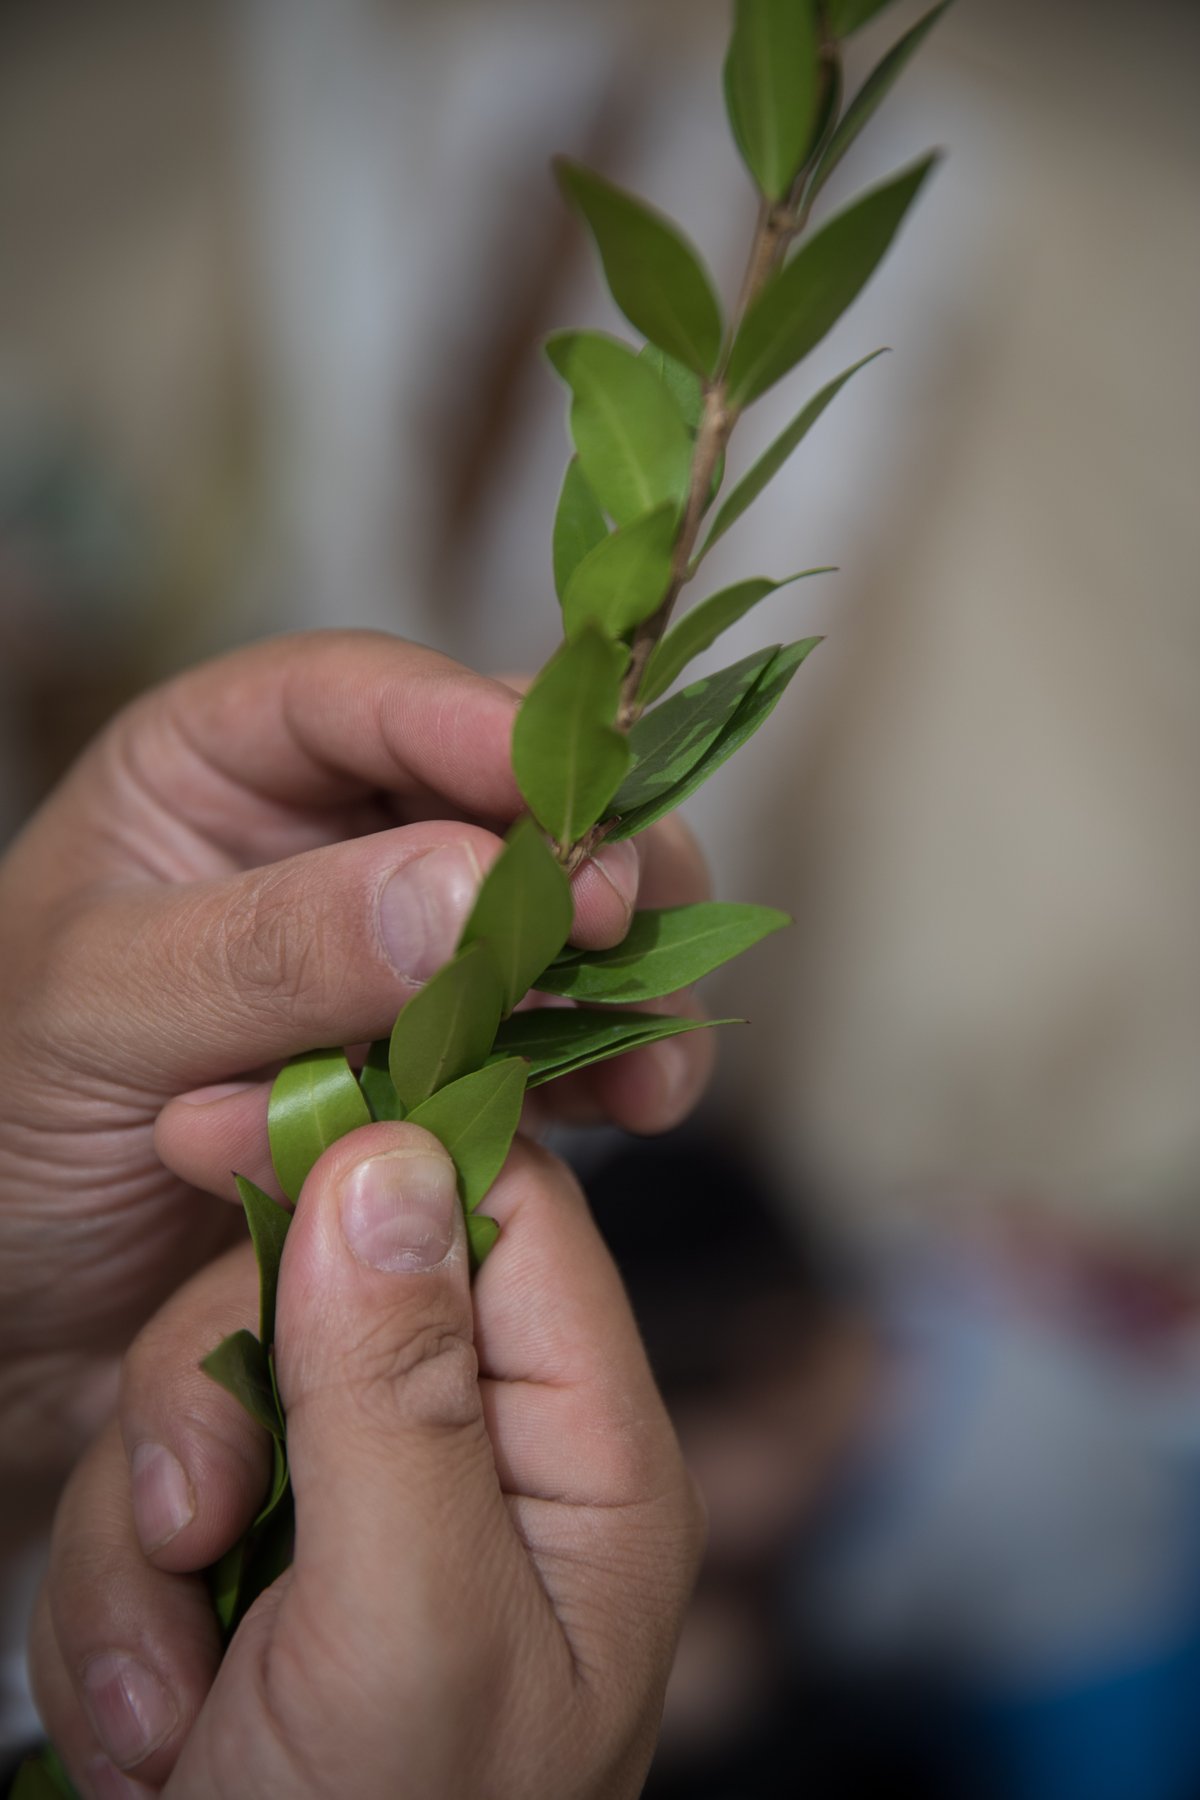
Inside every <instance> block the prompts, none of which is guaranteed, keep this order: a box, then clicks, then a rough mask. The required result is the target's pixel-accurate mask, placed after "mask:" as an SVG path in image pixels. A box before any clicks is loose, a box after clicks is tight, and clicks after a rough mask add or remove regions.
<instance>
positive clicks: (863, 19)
mask: <svg viewBox="0 0 1200 1800" xmlns="http://www.w3.org/2000/svg"><path fill="white" fill-rule="evenodd" d="M889 4H890V0H825V16H826V18H827V19H828V21H829V29H830V31H831V32H832V33H833V35H834V37H839V38H846V37H849V36H850V34H851V32H854V31H857V30H858V29H859V27H860V26H861V25H865V24H866V23H867V21H868V19H873V18H874V17H875V14H876V13H877V12H882V11H883V9H884V7H885V6H888V5H889Z"/></svg>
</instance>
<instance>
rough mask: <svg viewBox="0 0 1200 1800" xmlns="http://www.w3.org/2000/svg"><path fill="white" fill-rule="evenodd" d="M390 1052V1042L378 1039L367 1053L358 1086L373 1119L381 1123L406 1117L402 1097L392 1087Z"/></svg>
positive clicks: (385, 1039)
mask: <svg viewBox="0 0 1200 1800" xmlns="http://www.w3.org/2000/svg"><path fill="white" fill-rule="evenodd" d="M390 1051H391V1044H390V1042H389V1040H388V1039H387V1038H377V1039H376V1040H375V1042H374V1043H373V1044H372V1045H371V1048H370V1049H369V1050H368V1051H367V1060H366V1062H365V1063H364V1064H363V1066H362V1070H361V1072H360V1074H359V1077H358V1085H359V1087H360V1088H361V1089H362V1091H363V1094H364V1096H365V1098H366V1102H367V1105H368V1106H369V1107H370V1109H371V1117H372V1118H373V1119H376V1120H380V1121H383V1120H399V1119H403V1118H404V1116H405V1112H404V1107H403V1105H402V1104H401V1101H400V1096H399V1094H398V1093H397V1092H396V1090H395V1088H394V1087H393V1086H392V1076H391V1071H390V1069H389V1067H388V1058H389V1054H390Z"/></svg>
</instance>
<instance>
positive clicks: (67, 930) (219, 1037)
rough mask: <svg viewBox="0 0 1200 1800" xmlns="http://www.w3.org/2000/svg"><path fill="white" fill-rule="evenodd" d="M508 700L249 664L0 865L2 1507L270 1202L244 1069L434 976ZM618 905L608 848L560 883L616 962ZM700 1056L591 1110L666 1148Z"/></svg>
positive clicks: (69, 790) (362, 1036)
mask: <svg viewBox="0 0 1200 1800" xmlns="http://www.w3.org/2000/svg"><path fill="white" fill-rule="evenodd" d="M516 704H517V702H516V698H515V696H514V694H513V693H512V691H511V690H510V689H508V688H506V687H504V686H503V685H501V684H500V683H498V682H493V681H488V680H485V679H483V678H482V677H479V676H476V675H472V674H470V673H468V672H467V671H466V670H463V669H460V668H458V667H457V666H456V665H454V664H453V663H451V662H448V661H447V660H446V659H445V658H443V657H440V656H437V655H435V654H434V653H433V652H431V651H428V650H422V649H419V648H417V647H415V646H413V645H409V644H405V643H402V642H400V641H398V640H395V639H391V638H387V637H383V636H378V635H375V634H367V633H362V634H357V633H355V634H350V633H328V634H311V635H308V636H304V637H297V638H290V639H277V640H275V641H272V642H269V643H264V644H260V645H258V646H256V647H254V648H253V649H250V650H245V651H240V652H238V653H237V654H235V655H233V656H230V657H227V658H225V659H224V660H222V661H219V662H216V663H212V664H210V665H208V666H206V667H204V668H201V669H199V670H197V671H195V672H193V673H191V674H188V675H185V676H183V677H182V678H180V679H179V680H177V681H174V682H172V683H170V684H169V685H168V686H166V687H164V688H162V689H160V690H158V691H157V692H155V693H152V694H150V695H148V696H147V697H146V698H144V699H143V700H141V701H139V702H138V703H137V704H135V705H134V706H132V707H131V708H129V709H128V710H127V711H126V712H125V713H123V714H121V715H120V716H119V717H118V718H117V719H116V720H115V722H114V723H113V724H112V725H111V726H110V727H109V729H108V730H107V731H106V732H105V733H104V735H103V736H102V737H101V738H100V739H99V740H98V741H97V743H96V744H95V745H94V746H93V747H92V748H91V749H90V750H89V751H88V753H87V754H86V755H85V756H84V757H83V759H82V760H81V761H80V763H79V764H78V765H77V767H76V768H75V769H74V771H73V772H72V773H71V775H70V776H69V777H68V778H67V780H66V781H65V782H64V783H63V785H62V786H61V787H60V788H59V790H58V791H57V792H56V793H55V794H54V795H53V796H52V798H51V799H50V801H49V802H48V804H47V805H46V806H45V807H44V809H43V810H42V812H41V813H40V814H39V815H38V816H37V817H36V818H35V819H34V820H33V821H32V823H31V824H30V825H29V827H28V828H27V829H26V831H25V833H24V834H23V836H22V837H21V838H20V839H19V840H18V841H17V843H16V844H15V845H14V846H13V848H12V850H11V851H10V853H9V855H8V857H7V858H6V859H5V861H4V863H3V865H0V1018H2V1019H3V1021H4V1023H3V1027H2V1028H0V1434H2V1435H0V1442H3V1444H4V1451H3V1455H2V1462H3V1467H2V1468H0V1482H2V1484H3V1485H4V1486H6V1487H8V1488H9V1491H10V1492H12V1491H20V1492H23V1493H27V1494H29V1495H30V1496H33V1495H34V1494H35V1492H36V1486H37V1483H38V1481H39V1480H41V1481H42V1482H44V1483H46V1484H56V1483H57V1481H58V1480H60V1479H61V1476H62V1474H63V1473H64V1472H65V1470H66V1469H67V1468H68V1467H69V1466H70V1464H71V1463H72V1462H73V1460H74V1458H75V1456H76V1455H77V1454H78V1451H79V1449H80V1448H81V1446H82V1445H83V1444H84V1443H85V1442H86V1441H87V1440H88V1438H89V1437H90V1436H91V1435H92V1433H93V1432H94V1430H95V1429H96V1428H97V1426H98V1424H99V1422H100V1420H101V1419H102V1418H103V1417H104V1416H106V1414H107V1411H108V1410H109V1408H110V1407H111V1403H112V1396H113V1391H114V1388H115V1377H116V1369H117V1363H118V1358H119V1355H120V1352H121V1351H122V1350H123V1349H124V1348H125V1346H126V1345H127V1344H128V1343H129V1341H130V1339H131V1337H132V1336H133V1334H134V1332H135V1331H136V1330H137V1328H138V1326H139V1325H140V1324H141V1323H142V1322H143V1320H144V1319H146V1318H147V1317H148V1316H149V1315H150V1313H151V1312H152V1311H153V1310H154V1309H155V1307H156V1306H157V1305H158V1304H159V1303H160V1301H161V1300H162V1299H163V1298H164V1297H165V1296H166V1295H167V1294H169V1293H171V1292H173V1291H174V1289H175V1288H176V1287H177V1286H178V1284H179V1282H180V1281H181V1280H182V1279H183V1278H184V1277H185V1276H186V1275H188V1274H189V1273H190V1272H191V1271H192V1270H194V1269H196V1268H198V1267H199V1266H201V1265H202V1264H203V1263H204V1262H206V1261H207V1260H208V1259H209V1258H210V1257H212V1256H213V1255H214V1254H215V1253H216V1252H217V1251H218V1250H219V1249H221V1248H222V1247H223V1246H224V1245H226V1244H227V1243H229V1242H231V1241H232V1237H231V1234H235V1233H236V1232H237V1231H238V1230H239V1229H240V1224H239V1222H238V1221H237V1220H236V1219H235V1217H234V1215H233V1213H232V1211H231V1209H230V1208H228V1207H226V1206H224V1205H223V1204H220V1203H218V1202H217V1201H214V1200H212V1199H209V1198H207V1197H206V1196H207V1195H210V1194H226V1195H228V1196H230V1197H232V1188H231V1186H230V1174H229V1171H230V1170H231V1169H232V1168H237V1169H239V1170H240V1171H242V1172H244V1173H245V1174H247V1175H250V1176H251V1177H254V1178H257V1179H260V1180H263V1181H267V1180H269V1176H268V1173H267V1171H268V1168H269V1163H268V1158H267V1149H266V1125H265V1115H266V1091H267V1090H266V1088H265V1086H263V1085H262V1082H261V1080H260V1079H258V1077H260V1076H261V1075H262V1073H263V1071H264V1069H265V1068H269V1066H270V1065H272V1064H277V1063H278V1062H279V1061H280V1060H282V1059H283V1058H286V1057H287V1056H289V1055H292V1054H294V1053H295V1052H297V1051H300V1050H305V1049H311V1048H313V1047H315V1046H317V1045H321V1044H354V1043H358V1042H361V1041H365V1040H368V1039H371V1038H375V1037H379V1036H381V1035H383V1034H384V1033H386V1032H387V1031H389V1030H390V1028H391V1024H392V1021H393V1018H394V1016H395V1014H396V1012H397V1011H398V1010H399V1009H400V1007H401V1006H402V1005H403V1003H404V1001H405V999H406V997H407V996H409V995H410V994H412V993H413V991H414V990H415V987H416V985H417V984H418V983H419V982H421V981H422V980H423V979H425V978H426V977H427V976H429V975H430V974H431V973H432V972H433V970H434V969H435V968H436V967H437V966H438V965H439V964H440V963H441V962H442V961H444V960H445V959H446V957H447V956H449V955H450V953H451V952H452V950H453V948H454V945H455V942H456V939H457V936H458V933H459V931H460V929H461V926H462V924H463V922H464V920H465V918H466V914H467V912H468V911H469V909H470V905H471V902H472V898H473V894H474V890H475V887H476V886H477V884H478V880H479V877H480V875H481V874H482V872H483V870H484V869H485V868H486V867H487V865H488V863H489V862H490V861H491V859H492V858H493V857H494V856H495V855H496V854H497V852H498V849H499V843H498V839H497V837H496V835H495V831H494V830H493V829H492V828H493V827H494V828H495V829H496V830H502V829H503V828H504V826H505V825H506V824H507V822H509V821H510V820H511V819H512V818H513V817H514V816H515V815H516V813H517V811H518V810H519V806H520V799H519V795H518V793H517V790H516V788H515V786H514V783H513V779H512V774H511V769H510V764H509V736H510V733H511V729H512V719H513V712H514V709H515V706H516ZM398 820H402V821H407V822H406V823H402V824H400V825H399V827H398V828H397V821H398ZM643 842H644V844H645V846H646V847H645V850H644V852H643V861H642V865H641V870H640V879H641V897H642V901H643V903H644V904H651V905H666V904H672V903H674V902H676V901H680V900H688V899H693V898H696V897H698V894H699V892H700V891H701V889H702V885H703V877H702V874H701V872H700V870H699V865H698V861H697V858H696V855H695V852H694V850H693V849H692V848H691V847H690V845H689V844H688V843H687V841H686V840H685V839H684V837H683V836H682V835H681V832H680V830H679V828H675V829H674V830H673V831H672V832H670V833H667V834H662V833H660V834H659V836H658V839H657V842H656V843H652V842H651V839H650V836H649V835H648V836H647V838H646V839H645V840H643ZM638 886H639V862H638V857H637V854H636V853H635V852H634V850H633V849H632V848H631V846H630V845H628V844H621V845H613V846H611V847H609V848H608V849H607V850H606V851H604V852H602V853H601V855H600V857H599V858H598V859H597V860H596V861H595V862H593V863H590V864H588V865H586V866H585V868H583V869H582V870H580V872H579V874H578V876H577V877H576V879H575V882H574V898H575V909H576V928H575V941H576V942H578V943H581V944H584V943H586V944H590V945H593V946H598V945H605V944H610V943H614V942H617V941H619V939H620V938H621V936H622V935H623V933H624V930H625V926H626V923H627V919H628V914H629V909H630V907H631V905H632V903H633V900H634V896H635V892H637V890H638ZM708 1035H709V1034H708V1033H705V1032H699V1033H696V1034H695V1035H694V1037H692V1038H689V1039H687V1040H686V1041H683V1040H676V1041H674V1042H668V1043H665V1044H663V1045H661V1046H656V1047H655V1048H653V1049H650V1050H646V1051H641V1052H638V1053H636V1055H635V1056H634V1057H630V1058H628V1059H626V1061H625V1063H624V1064H621V1063H613V1064H607V1065H604V1066H603V1067H602V1068H598V1069H597V1070H596V1071H595V1072H594V1075H593V1078H592V1080H591V1081H590V1082H588V1083H587V1084H586V1085H585V1087H584V1088H583V1090H582V1092H583V1096H584V1101H585V1103H586V1104H588V1105H597V1104H598V1105H600V1106H603V1107H604V1108H605V1109H607V1110H608V1111H610V1112H611V1113H612V1115H613V1116H614V1117H616V1118H617V1119H618V1120H620V1121H621V1122H623V1123H626V1124H629V1125H631V1126H632V1127H633V1128H634V1129H655V1128H658V1127H661V1126H663V1125H666V1124H670V1123H672V1122H674V1121H675V1120H676V1119H678V1118H680V1117H681V1116H682V1115H683V1113H684V1112H686V1110H687V1108H688V1106H689V1104H690V1102H691V1100H692V1099H693V1098H694V1096H695V1094H696V1093H697V1091H698V1089H699V1087H700V1086H701V1085H702V1083H703V1080H704V1072H705V1069H706V1067H707V1063H708V1058H709V1056H710V1055H711V1049H710V1046H709V1045H708V1043H707V1042H706V1041H704V1040H707V1038H708ZM231 1082H232V1083H233V1085H232V1086H220V1087H218V1088H217V1090H216V1091H215V1092H214V1091H213V1090H212V1089H211V1087H209V1086H208V1084H213V1083H217V1084H228V1083H231ZM202 1086H203V1087H205V1088H206V1090H207V1091H204V1092H199V1093H198V1092H196V1091H195V1090H197V1089H199V1088H201V1087H202ZM573 1086H574V1092H575V1103H576V1104H578V1103H579V1099H580V1087H579V1083H578V1082H575V1083H573ZM164 1108H165V1110H164ZM160 1113H161V1115H162V1116H161V1119H159V1115H160ZM156 1120H157V1121H158V1130H157V1138H156V1132H155V1125H156ZM164 1163H165V1164H166V1168H165V1169H164V1167H163V1164H164ZM196 1190H204V1192H203V1193H201V1192H197V1191H196Z"/></svg>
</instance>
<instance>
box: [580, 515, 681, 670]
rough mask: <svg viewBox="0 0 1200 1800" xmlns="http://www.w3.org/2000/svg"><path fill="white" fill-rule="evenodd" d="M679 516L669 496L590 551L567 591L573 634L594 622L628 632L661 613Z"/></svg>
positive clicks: (619, 633) (609, 630)
mask: <svg viewBox="0 0 1200 1800" xmlns="http://www.w3.org/2000/svg"><path fill="white" fill-rule="evenodd" d="M678 517H679V514H678V510H677V508H676V507H675V505H674V504H673V502H671V501H668V502H667V504H666V505H665V506H660V507H657V508H656V509H655V511H654V512H651V513H647V514H646V515H645V517H644V518H641V519H635V520H634V521H633V523H632V524H631V525H622V526H619V527H618V529H617V530H616V531H614V532H613V533H612V535H611V537H606V538H605V539H604V541H603V542H602V543H599V544H597V545H596V548H595V549H594V550H591V551H589V552H588V554H587V555H586V556H585V557H584V559H583V561H582V562H581V563H580V564H579V567H578V568H577V569H576V570H575V573H574V574H573V575H572V577H571V579H570V581H569V582H568V583H567V591H566V593H565V594H564V595H563V624H564V627H565V629H566V634H567V636H568V637H569V638H573V637H577V636H578V635H579V632H580V631H581V630H582V628H583V627H584V626H585V625H594V626H595V627H596V628H597V630H599V631H601V632H603V634H604V636H605V637H609V638H618V637H624V635H625V634H626V632H628V631H632V630H633V628H634V626H635V625H640V624H641V622H642V620H643V619H648V618H649V617H650V615H651V614H652V613H654V612H657V610H658V608H659V606H660V604H661V603H662V600H663V598H664V596H665V594H666V591H667V589H668V587H669V586H670V584H671V558H672V553H673V550H674V546H675V530H676V525H677V523H678Z"/></svg>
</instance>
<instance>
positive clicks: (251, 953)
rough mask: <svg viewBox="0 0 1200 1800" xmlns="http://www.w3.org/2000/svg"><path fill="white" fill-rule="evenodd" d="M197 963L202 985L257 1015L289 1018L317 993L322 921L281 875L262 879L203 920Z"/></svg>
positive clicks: (313, 903) (323, 950) (323, 953)
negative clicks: (234, 903) (234, 996)
mask: <svg viewBox="0 0 1200 1800" xmlns="http://www.w3.org/2000/svg"><path fill="white" fill-rule="evenodd" d="M197 962H198V966H199V970H200V972H201V975H202V977H204V978H206V985H211V982H212V978H214V977H215V981H216V984H217V986H218V987H219V990H220V991H221V992H222V994H224V993H227V992H234V993H237V994H239V995H240V996H241V997H242V998H243V1000H244V1001H245V1002H246V1003H247V1004H248V1005H250V1006H252V1007H253V1008H254V1010H255V1011H256V1012H260V1011H261V1010H262V1009H263V1008H264V1007H265V1008H268V1009H270V1010H272V1011H275V1012H279V1013H284V1014H287V1015H289V1016H291V1015H293V1014H294V1010H295V1006H296V1003H297V1002H298V1001H300V1000H302V999H304V998H305V997H307V996H311V995H312V994H314V993H315V992H317V991H319V990H320V989H321V987H322V983H323V976H324V970H325V967H326V964H327V946H326V921H325V915H324V912H323V910H322V908H321V906H320V905H319V903H318V901H317V900H316V898H315V897H314V896H313V895H311V894H307V893H305V892H304V890H303V889H302V888H298V886H297V884H296V883H295V882H293V881H291V880H289V879H288V878H287V877H286V875H285V874H284V872H283V871H277V870H269V871H267V872H266V873H265V874H263V875H262V876H261V877H260V878H259V879H258V880H257V881H256V882H255V884H254V886H253V888H252V889H251V890H250V892H249V893H248V894H247V895H246V897H245V900H244V901H243V903H242V904H241V905H239V906H236V907H232V908H228V909H225V910H223V911H221V912H219V913H217V914H215V915H213V916H211V917H210V918H209V920H208V921H207V925H206V927H205V929H204V931H203V932H202V934H201V940H200V944H199V949H198V955H197Z"/></svg>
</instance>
